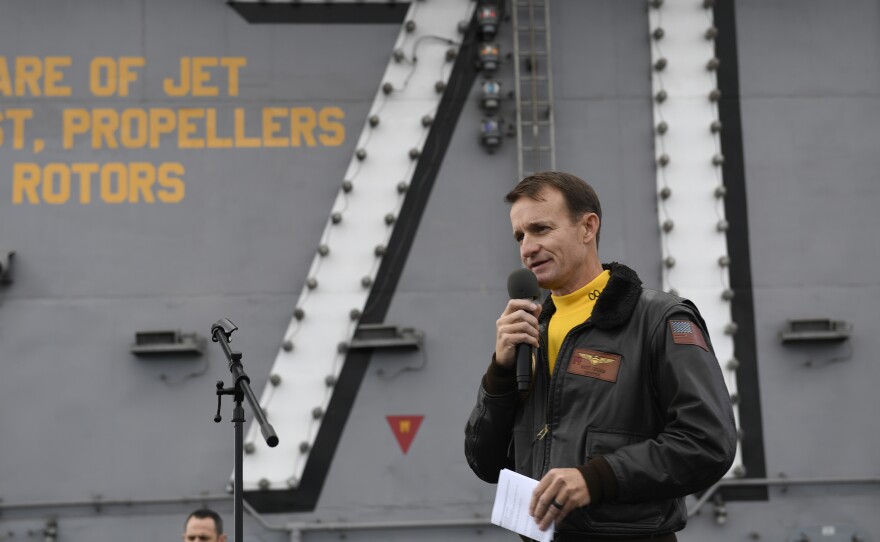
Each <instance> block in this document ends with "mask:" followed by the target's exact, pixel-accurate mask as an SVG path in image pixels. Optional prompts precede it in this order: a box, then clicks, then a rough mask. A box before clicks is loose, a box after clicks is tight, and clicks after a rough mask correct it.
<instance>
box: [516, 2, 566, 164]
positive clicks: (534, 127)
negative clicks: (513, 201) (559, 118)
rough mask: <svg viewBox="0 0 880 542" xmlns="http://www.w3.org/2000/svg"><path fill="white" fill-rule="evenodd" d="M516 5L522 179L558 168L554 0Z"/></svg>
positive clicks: (517, 108) (518, 151)
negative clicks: (552, 39) (552, 66)
mask: <svg viewBox="0 0 880 542" xmlns="http://www.w3.org/2000/svg"><path fill="white" fill-rule="evenodd" d="M512 4H513V10H512V11H513V30H514V32H513V55H514V77H515V79H516V128H517V129H516V146H517V165H518V167H519V178H520V179H522V178H523V177H525V176H527V175H530V174H532V173H535V172H538V171H546V170H551V171H552V170H555V169H556V147H555V139H556V138H555V135H554V124H553V80H552V76H551V69H550V0H512ZM521 39H522V40H524V42H523V43H521V42H520V40H521Z"/></svg>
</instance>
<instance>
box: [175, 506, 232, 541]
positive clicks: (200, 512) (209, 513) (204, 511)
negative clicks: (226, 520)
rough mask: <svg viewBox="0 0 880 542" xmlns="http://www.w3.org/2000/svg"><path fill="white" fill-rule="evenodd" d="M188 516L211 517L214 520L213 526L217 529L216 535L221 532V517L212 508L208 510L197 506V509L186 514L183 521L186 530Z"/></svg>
mask: <svg viewBox="0 0 880 542" xmlns="http://www.w3.org/2000/svg"><path fill="white" fill-rule="evenodd" d="M190 518H197V519H205V518H211V519H213V520H214V527H215V528H216V529H217V536H220V535H221V534H223V519H221V518H220V514H218V513H217V512H215V511H213V510H209V509H208V508H199V509H198V510H196V511H194V512H192V513H191V514H190V515H188V516H186V521H184V522H183V529H184V530H186V524H187V523H189V520H190Z"/></svg>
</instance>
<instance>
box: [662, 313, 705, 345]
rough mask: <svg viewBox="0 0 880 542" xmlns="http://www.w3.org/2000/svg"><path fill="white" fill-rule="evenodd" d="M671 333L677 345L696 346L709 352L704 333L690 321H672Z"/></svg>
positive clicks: (670, 322)
mask: <svg viewBox="0 0 880 542" xmlns="http://www.w3.org/2000/svg"><path fill="white" fill-rule="evenodd" d="M669 331H671V332H672V342H674V343H675V344H694V345H696V346H699V347H700V348H702V349H703V350H705V351H706V352H708V351H709V347H708V346H706V339H704V338H703V332H702V331H701V330H700V326H698V325H697V324H695V323H693V322H690V321H688V320H670V321H669Z"/></svg>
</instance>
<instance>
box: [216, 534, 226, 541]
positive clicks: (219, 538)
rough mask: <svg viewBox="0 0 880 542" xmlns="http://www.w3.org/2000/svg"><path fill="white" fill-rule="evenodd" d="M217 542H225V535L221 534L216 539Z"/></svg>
mask: <svg viewBox="0 0 880 542" xmlns="http://www.w3.org/2000/svg"><path fill="white" fill-rule="evenodd" d="M217 542H226V533H223V534H221V535H220V536H219V537H218V538H217Z"/></svg>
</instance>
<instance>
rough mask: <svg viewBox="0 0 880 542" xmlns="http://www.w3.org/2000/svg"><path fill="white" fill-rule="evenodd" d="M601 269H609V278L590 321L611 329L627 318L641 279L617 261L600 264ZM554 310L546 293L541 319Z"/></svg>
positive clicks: (639, 292)
mask: <svg viewBox="0 0 880 542" xmlns="http://www.w3.org/2000/svg"><path fill="white" fill-rule="evenodd" d="M602 269H609V270H610V271H611V278H610V279H609V280H608V284H607V285H606V286H605V289H604V290H602V295H600V296H599V300H598V301H596V307H595V308H594V309H593V315H592V316H591V317H590V321H591V322H592V323H593V325H594V326H596V327H597V328H600V329H611V328H615V327H617V326H619V325H621V324H623V323H625V322H626V321H627V320H629V317H630V316H631V315H632V313H633V310H635V308H636V303H638V301H639V297H640V296H641V294H642V281H641V279H640V278H639V276H638V275H637V274H636V272H635V271H633V270H632V269H630V268H629V267H627V266H625V265H623V264H620V263H617V262H611V263H609V264H602ZM554 312H556V307H555V306H554V305H553V299H552V298H551V297H550V296H549V295H548V296H547V300H546V301H544V310H543V311H542V314H541V320H542V321H546V320H549V318H550V316H552V315H553V313H554Z"/></svg>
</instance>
